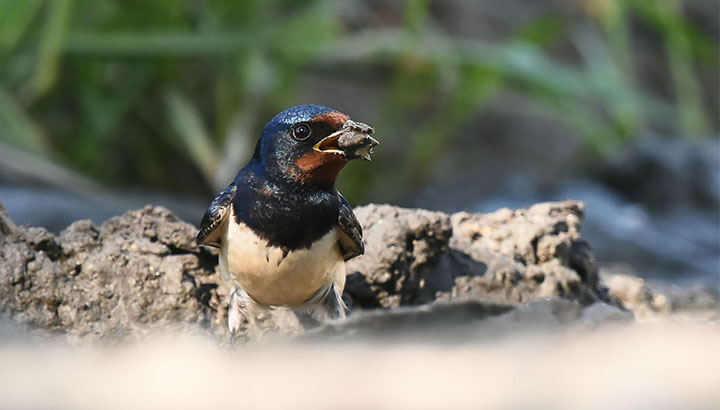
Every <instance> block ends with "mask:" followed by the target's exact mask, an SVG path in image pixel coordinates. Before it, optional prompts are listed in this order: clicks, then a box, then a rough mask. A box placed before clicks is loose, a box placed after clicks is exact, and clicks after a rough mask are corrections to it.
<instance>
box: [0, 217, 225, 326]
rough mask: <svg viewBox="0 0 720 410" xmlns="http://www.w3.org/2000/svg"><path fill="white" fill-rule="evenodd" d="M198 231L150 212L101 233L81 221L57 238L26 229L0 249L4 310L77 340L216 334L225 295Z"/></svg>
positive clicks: (115, 223)
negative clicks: (165, 329)
mask: <svg viewBox="0 0 720 410" xmlns="http://www.w3.org/2000/svg"><path fill="white" fill-rule="evenodd" d="M194 235H195V228H194V227H193V226H192V225H190V224H187V223H185V222H182V221H180V220H178V219H177V218H175V217H174V216H173V215H172V214H171V213H170V211H168V210H167V209H164V208H151V207H146V208H144V209H142V210H140V211H134V212H128V213H126V214H125V215H123V216H121V217H115V218H112V219H110V220H109V221H107V222H106V223H105V224H103V226H102V227H101V228H100V229H98V228H96V227H95V226H94V225H93V224H92V223H91V222H90V221H78V222H75V223H73V224H72V225H70V226H69V227H68V228H67V229H65V230H64V231H62V232H61V233H60V234H59V235H57V236H55V235H53V234H51V233H49V232H47V231H46V230H45V229H43V228H32V227H30V228H20V229H18V230H17V231H16V232H15V233H13V234H11V235H8V236H7V237H5V238H4V239H3V241H2V242H3V243H2V247H1V248H0V260H2V261H3V262H2V264H1V265H0V294H2V301H0V309H2V311H5V312H9V313H10V315H11V316H12V317H13V318H14V319H15V320H16V321H18V322H21V323H24V324H27V325H30V326H31V327H34V328H41V329H45V330H47V331H49V332H50V333H54V334H63V335H66V336H68V337H69V338H71V339H73V338H75V339H76V338H80V337H82V338H88V339H91V340H93V339H116V338H125V337H127V336H136V335H141V334H143V332H144V329H145V328H146V327H154V326H159V325H160V326H161V325H176V324H178V323H192V324H197V325H200V326H201V327H204V328H207V329H212V331H217V330H218V329H220V327H219V326H215V325H214V324H215V323H219V322H220V321H221V317H222V309H221V308H220V307H221V303H222V301H223V293H222V291H221V290H219V285H218V283H217V281H216V280H215V277H216V276H217V275H216V274H215V273H214V267H213V264H214V259H213V257H212V255H210V254H208V253H206V252H205V251H203V250H200V249H199V248H198V247H197V245H195V243H194V240H193V239H192V238H193V237H194Z"/></svg>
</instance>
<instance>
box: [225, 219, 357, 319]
mask: <svg viewBox="0 0 720 410" xmlns="http://www.w3.org/2000/svg"><path fill="white" fill-rule="evenodd" d="M228 219H229V221H228V223H227V224H226V227H225V229H227V234H226V235H225V236H224V238H225V240H223V241H222V245H221V247H220V268H221V269H222V270H224V271H225V272H224V273H225V274H227V275H229V276H230V277H231V278H232V279H233V280H234V281H235V282H236V283H237V285H238V286H240V287H241V288H242V289H243V290H244V291H245V292H247V293H248V294H249V295H250V296H251V297H252V298H253V299H254V300H255V301H256V302H258V303H261V304H263V305H285V306H290V307H298V306H300V305H302V304H303V303H305V302H306V301H307V300H308V299H310V298H311V297H312V296H313V295H314V294H315V293H316V292H317V291H318V290H319V289H320V288H322V287H323V286H325V285H328V284H329V283H332V282H334V283H335V285H336V286H337V287H338V289H339V290H340V292H342V290H343V288H344V286H345V261H344V260H343V257H342V254H341V253H340V248H339V245H338V235H339V233H338V231H337V228H334V229H332V230H331V231H330V232H328V233H327V234H326V235H325V236H323V237H322V238H321V239H320V240H318V241H316V242H315V243H314V244H313V246H312V247H311V248H310V249H301V250H300V249H299V250H296V251H291V252H289V253H288V254H287V256H285V257H283V252H282V250H281V249H280V248H277V247H271V246H268V242H267V241H266V240H264V239H261V238H260V237H259V236H257V235H256V234H255V233H254V232H253V231H252V230H251V229H250V228H249V227H247V225H245V224H236V223H235V218H234V215H232V214H231V215H230V217H229V218H228Z"/></svg>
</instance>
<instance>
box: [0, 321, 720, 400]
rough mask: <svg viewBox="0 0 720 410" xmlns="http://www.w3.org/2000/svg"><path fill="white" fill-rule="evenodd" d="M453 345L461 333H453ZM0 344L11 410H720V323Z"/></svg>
mask: <svg viewBox="0 0 720 410" xmlns="http://www.w3.org/2000/svg"><path fill="white" fill-rule="evenodd" d="M450 338H451V337H450ZM3 339H5V340H4V341H2V342H0V343H1V344H0V362H2V363H3V366H2V369H1V370H0V407H1V408H8V409H10V408H12V409H93V410H95V409H131V408H132V409H158V408H173V409H198V408H213V409H236V408H250V409H277V408H283V409H308V410H309V409H313V410H322V409H328V410H330V409H358V410H359V409H377V410H382V409H388V410H389V409H393V410H397V409H483V408H491V409H558V410H562V409H568V410H571V409H573V410H574V409H593V410H594V409H598V410H599V409H607V410H611V409H635V410H643V409H687V410H690V409H698V410H699V409H708V410H710V409H717V408H718V407H717V406H718V403H720V390H718V386H720V373H718V368H720V354H719V353H718V349H717V347H718V346H720V331H719V330H718V328H717V326H712V327H709V326H699V325H689V324H679V323H669V322H664V323H654V324H642V325H641V324H630V325H615V326H606V327H603V328H600V329H584V330H582V331H577V330H576V331H562V332H557V330H555V331H553V332H548V331H534V332H520V333H514V334H506V335H505V336H503V337H500V338H493V337H492V335H483V336H482V337H479V338H475V339H472V340H471V339H457V340H455V341H454V342H451V343H444V344H429V343H422V342H416V343H382V344H378V343H367V342H363V343H354V344H314V343H313V344H295V343H293V344H280V345H278V344H272V345H262V346H254V347H247V348H243V349H240V350H239V351H237V352H235V353H231V352H229V351H227V350H224V349H221V348H218V347H217V346H216V345H215V344H214V343H213V342H211V341H209V340H206V339H204V338H202V337H193V336H188V335H184V336H178V335H168V334H166V335H159V336H155V337H152V338H149V339H147V340H143V341H142V342H137V343H133V344H129V345H122V346H113V347H98V348H73V347H70V346H67V345H65V344H63V343H40V344H37V343H27V342H25V341H24V340H16V341H15V342H8V341H7V340H6V338H3Z"/></svg>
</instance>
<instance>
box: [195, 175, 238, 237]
mask: <svg viewBox="0 0 720 410" xmlns="http://www.w3.org/2000/svg"><path fill="white" fill-rule="evenodd" d="M236 189H237V187H236V186H235V184H234V183H233V184H230V185H228V187H227V188H225V189H223V190H222V191H220V193H219V194H217V196H216V197H215V199H213V201H212V203H211V204H210V206H209V207H208V209H207V211H205V215H203V217H202V222H200V232H198V235H197V243H198V244H199V245H209V246H215V247H218V246H220V233H221V231H222V230H221V229H218V228H220V227H221V226H222V225H223V224H224V223H225V221H226V220H227V219H228V215H230V205H231V204H232V200H233V198H234V197H235V191H236Z"/></svg>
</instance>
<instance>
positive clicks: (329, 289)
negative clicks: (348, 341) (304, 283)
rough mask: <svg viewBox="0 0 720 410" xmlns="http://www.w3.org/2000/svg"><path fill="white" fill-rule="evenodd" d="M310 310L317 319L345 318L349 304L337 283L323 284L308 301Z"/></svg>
mask: <svg viewBox="0 0 720 410" xmlns="http://www.w3.org/2000/svg"><path fill="white" fill-rule="evenodd" d="M307 306H308V310H309V311H311V312H312V316H313V318H315V319H316V320H327V319H344V318H345V312H347V306H346V305H345V302H344V301H343V300H342V296H341V295H340V290H339V289H338V287H337V285H335V283H330V284H329V285H326V286H323V287H322V288H321V289H320V290H318V291H317V293H315V295H314V296H313V297H312V298H310V300H309V301H308V302H307Z"/></svg>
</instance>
